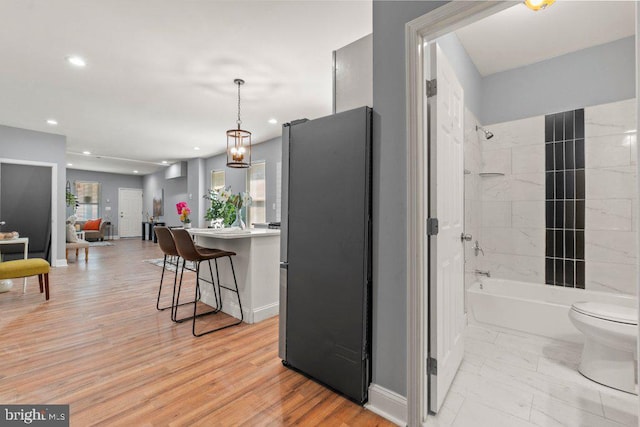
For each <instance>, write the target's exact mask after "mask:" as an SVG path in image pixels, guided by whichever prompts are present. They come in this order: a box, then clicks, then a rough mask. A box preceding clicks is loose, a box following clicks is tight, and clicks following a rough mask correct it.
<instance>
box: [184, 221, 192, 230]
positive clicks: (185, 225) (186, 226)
mask: <svg viewBox="0 0 640 427" xmlns="http://www.w3.org/2000/svg"><path fill="white" fill-rule="evenodd" d="M183 224H184V228H185V230H187V229H189V228H191V223H190V222H183Z"/></svg>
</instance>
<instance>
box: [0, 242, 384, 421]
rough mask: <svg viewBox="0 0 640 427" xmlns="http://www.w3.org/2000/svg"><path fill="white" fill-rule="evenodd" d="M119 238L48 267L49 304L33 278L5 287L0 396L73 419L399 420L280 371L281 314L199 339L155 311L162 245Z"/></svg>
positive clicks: (6, 401)
mask: <svg viewBox="0 0 640 427" xmlns="http://www.w3.org/2000/svg"><path fill="white" fill-rule="evenodd" d="M114 243H115V246H109V247H92V248H91V249H90V252H89V262H88V263H85V261H84V257H83V256H82V255H81V256H80V258H79V259H78V260H77V261H76V260H75V257H70V265H69V267H67V268H55V269H52V273H51V275H50V276H51V277H50V281H51V300H50V301H48V302H45V300H44V296H43V295H42V294H40V293H39V290H38V282H37V278H30V279H29V283H28V287H27V293H26V294H25V295H23V294H22V282H21V281H14V288H13V290H11V291H10V292H8V293H4V294H0V309H1V313H2V314H1V315H0V328H1V335H0V336H1V338H0V340H1V341H0V342H1V344H2V345H1V346H0V403H4V404H9V403H22V404H70V405H71V425H72V426H88V425H98V424H101V425H109V426H118V425H122V426H141V425H172V426H195V425H203V426H218V425H219V426H234V425H246V426H254V425H255V426H262V425H327V426H376V425H381V426H386V425H392V424H390V423H388V422H387V421H386V420H384V419H382V418H380V417H378V416H377V415H375V414H373V413H371V412H369V411H366V410H365V409H363V408H362V407H360V406H358V405H356V404H354V403H352V402H350V401H349V400H347V399H345V398H343V397H341V396H339V395H337V394H335V393H333V392H331V391H329V390H327V389H326V388H324V387H322V386H320V385H318V384H316V383H315V382H313V381H311V380H309V379H307V378H306V377H304V376H302V375H300V374H298V373H296V372H293V371H291V370H289V369H286V368H285V367H283V366H282V364H281V362H280V359H279V358H278V356H277V346H278V321H277V318H272V319H269V320H267V321H264V322H262V323H259V324H256V325H247V324H242V325H240V326H236V327H232V328H229V329H226V330H223V331H219V332H216V333H214V334H211V335H206V336H203V337H200V338H194V337H193V336H192V335H191V330H190V328H191V324H190V323H183V324H175V323H173V322H171V320H170V318H169V312H167V311H163V312H158V311H156V308H155V299H156V293H157V289H158V281H159V279H160V273H161V269H160V268H158V267H156V266H153V265H151V264H149V263H146V262H143V260H144V259H149V258H159V257H161V252H160V249H159V248H158V246H157V245H154V244H153V243H150V242H148V241H146V242H143V241H140V240H138V239H134V240H117V241H115V242H114ZM189 276H191V274H190V275H189ZM18 282H19V283H18ZM192 283H193V280H191V284H192ZM167 289H168V288H167ZM187 295H189V296H192V291H189V293H188V294H187ZM185 314H186V312H185ZM219 321H224V320H219Z"/></svg>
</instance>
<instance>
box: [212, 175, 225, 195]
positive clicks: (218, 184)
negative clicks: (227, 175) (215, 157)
mask: <svg viewBox="0 0 640 427" xmlns="http://www.w3.org/2000/svg"><path fill="white" fill-rule="evenodd" d="M221 188H224V171H211V189H212V190H220V189H221Z"/></svg>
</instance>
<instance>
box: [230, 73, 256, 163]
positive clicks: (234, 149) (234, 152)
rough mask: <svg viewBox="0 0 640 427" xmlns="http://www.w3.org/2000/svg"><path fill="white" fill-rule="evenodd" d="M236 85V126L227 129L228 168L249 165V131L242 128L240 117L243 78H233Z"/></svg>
mask: <svg viewBox="0 0 640 427" xmlns="http://www.w3.org/2000/svg"><path fill="white" fill-rule="evenodd" d="M233 83H235V84H237V85H238V120H237V122H236V123H237V124H238V128H237V129H230V130H228V131H227V166H228V167H230V168H248V167H250V166H251V132H249V131H248V130H242V128H241V127H240V126H241V125H242V120H241V119H240V86H242V85H243V84H244V80H242V79H235V80H234V81H233Z"/></svg>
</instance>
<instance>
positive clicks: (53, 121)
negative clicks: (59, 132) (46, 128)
mask: <svg viewBox="0 0 640 427" xmlns="http://www.w3.org/2000/svg"><path fill="white" fill-rule="evenodd" d="M47 124H48V125H51V126H57V125H58V121H57V120H56V119H47Z"/></svg>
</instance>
